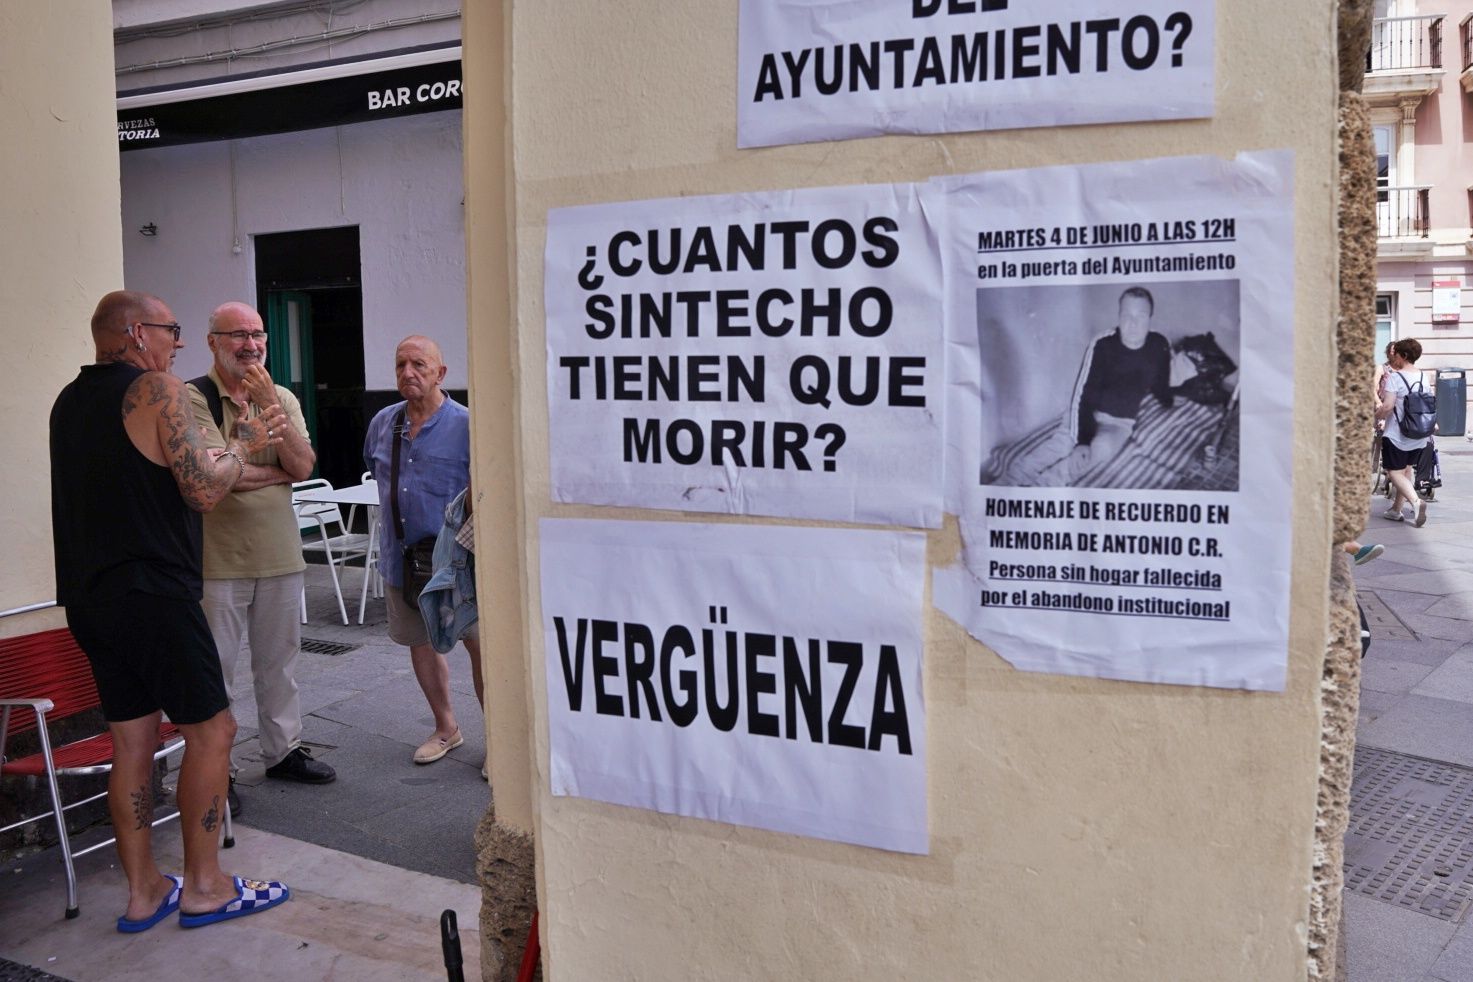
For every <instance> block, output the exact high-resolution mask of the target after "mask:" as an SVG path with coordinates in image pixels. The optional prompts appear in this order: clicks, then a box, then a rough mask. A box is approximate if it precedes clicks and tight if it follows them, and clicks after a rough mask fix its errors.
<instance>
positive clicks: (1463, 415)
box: [1437, 368, 1468, 436]
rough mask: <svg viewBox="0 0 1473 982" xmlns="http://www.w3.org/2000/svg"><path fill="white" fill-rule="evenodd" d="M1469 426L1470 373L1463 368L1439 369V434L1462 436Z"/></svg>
mask: <svg viewBox="0 0 1473 982" xmlns="http://www.w3.org/2000/svg"><path fill="white" fill-rule="evenodd" d="M1467 427H1468V373H1467V371H1465V370H1464V369H1461V368H1439V369H1438V370H1437V435H1438V436H1462V435H1463V432H1464V431H1465V430H1466V429H1467Z"/></svg>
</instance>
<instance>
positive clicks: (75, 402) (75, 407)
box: [51, 364, 202, 607]
mask: <svg viewBox="0 0 1473 982" xmlns="http://www.w3.org/2000/svg"><path fill="white" fill-rule="evenodd" d="M142 374H144V372H143V370H142V369H140V368H135V367H133V366H132V365H126V364H105V365H86V366H84V367H83V368H82V371H81V374H79V375H78V376H77V377H76V379H75V380H74V381H73V382H72V383H71V384H70V385H68V386H67V387H66V388H65V389H62V391H61V395H59V396H57V398H56V405H54V406H52V407H51V527H52V537H53V538H52V540H53V542H54V544H55V550H56V602H57V603H58V604H60V605H61V606H63V607H83V606H88V605H90V604H97V603H105V602H109V601H115V600H119V599H121V598H122V597H124V596H125V595H127V594H128V593H130V592H132V591H138V592H141V593H151V594H155V595H157V596H161V597H178V598H180V599H185V600H198V599H200V595H201V583H200V566H201V558H202V553H201V542H202V539H201V528H202V525H201V521H200V515H199V513H198V512H195V511H192V510H191V509H190V508H189V506H188V505H186V504H185V503H184V498H183V496H182V495H180V493H179V486H178V484H176V483H175V482H174V475H173V473H172V472H171V471H170V470H169V468H167V467H161V466H159V465H158V464H155V463H154V462H153V461H151V460H149V459H148V458H147V457H145V456H143V454H141V453H139V452H138V449H137V448H136V447H134V446H133V442H132V441H131V440H129V439H128V433H127V431H126V430H125V429H124V428H123V396H124V394H125V393H126V392H127V391H128V386H130V385H132V384H133V381H134V380H135V379H137V378H138V376H140V375H142Z"/></svg>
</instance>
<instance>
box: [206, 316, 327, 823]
mask: <svg viewBox="0 0 1473 982" xmlns="http://www.w3.org/2000/svg"><path fill="white" fill-rule="evenodd" d="M205 341H206V343H207V344H208V345H209V348H210V352H211V353H212V354H213V355H214V364H213V365H211V366H210V370H209V372H207V373H206V374H205V375H203V376H201V377H200V378H197V379H193V380H192V381H191V382H190V383H189V394H190V401H191V404H192V407H193V410H194V420H195V422H196V423H197V424H198V425H199V426H200V428H201V429H202V430H203V431H204V434H205V446H207V447H218V446H223V445H224V440H225V434H226V433H229V432H230V429H231V427H233V426H234V425H235V424H236V421H237V420H241V419H254V418H256V417H257V416H259V415H260V414H261V412H262V411H263V410H264V409H265V407H267V406H271V405H279V406H280V407H281V409H282V411H283V412H284V413H285V414H286V417H287V419H288V420H289V421H290V425H288V426H285V427H283V433H282V440H281V442H280V443H278V444H277V445H275V446H273V447H271V448H269V449H267V450H264V451H262V452H261V453H259V454H255V455H253V456H250V457H248V458H246V462H245V465H244V467H243V468H242V473H241V477H240V481H239V482H238V483H237V484H236V485H235V488H234V489H233V490H232V491H231V493H230V494H229V495H227V496H226V498H225V500H224V501H222V502H220V504H219V506H218V507H217V508H215V510H214V511H212V512H210V514H208V515H206V516H205V563H204V610H205V618H206V620H208V621H209V624H210V633H211V634H213V635H214V637H215V646H216V647H217V648H219V649H220V668H221V670H222V671H223V672H224V675H225V684H226V686H232V685H233V684H234V681H235V665H236V662H237V661H238V660H239V658H240V648H241V641H242V639H244V638H247V637H248V638H249V640H250V648H251V675H252V677H253V680H254V683H255V694H256V721H257V725H258V729H257V739H258V740H259V741H260V745H261V757H262V759H263V760H265V762H266V765H267V766H266V776H267V777H269V778H277V779H280V780H286V781H301V782H304V783H307V784H326V783H328V782H329V781H331V780H333V779H334V778H335V777H336V776H337V775H336V774H335V772H334V771H333V769H332V768H331V767H330V766H328V765H327V764H325V763H323V762H322V761H320V760H314V759H313V758H312V753H311V751H309V750H308V749H307V748H306V747H303V746H302V745H301V742H302V706H301V699H300V698H299V697H298V695H297V682H296V663H297V655H298V654H299V653H300V651H301V647H302V625H301V621H300V619H299V618H298V616H297V611H298V604H299V602H300V601H299V598H300V597H301V593H302V573H303V570H305V569H306V563H305V562H304V561H303V559H302V537H301V533H300V532H299V531H298V529H297V519H296V513H295V512H294V511H293V510H292V490H291V485H292V482H293V481H300V480H303V479H304V478H306V477H308V476H310V475H311V473H312V467H313V465H314V464H315V463H316V460H317V455H316V454H315V453H314V452H313V450H312V445H311V444H310V443H309V442H308V439H307V424H306V422H305V420H303V418H302V409H301V406H300V405H299V404H298V402H297V398H296V396H294V395H293V394H292V392H291V390H290V389H287V388H285V387H283V386H280V385H276V384H275V383H273V382H272V381H271V376H270V375H269V374H268V373H267V371H266V331H265V330H264V329H263V328H262V326H261V316H260V315H259V314H257V313H256V311H255V310H253V309H252V308H251V307H250V306H249V305H247V304H244V303H239V302H231V303H225V304H221V305H220V306H219V307H217V308H216V309H215V312H214V313H212V314H211V315H210V321H209V334H208V335H206V338H205ZM232 770H236V768H235V767H234V766H233V765H232ZM230 783H231V788H230V790H231V796H230V808H231V811H230V814H231V816H232V817H233V816H235V815H237V814H239V812H240V800H239V799H238V798H237V797H235V778H234V777H233V776H232V777H231V782H230Z"/></svg>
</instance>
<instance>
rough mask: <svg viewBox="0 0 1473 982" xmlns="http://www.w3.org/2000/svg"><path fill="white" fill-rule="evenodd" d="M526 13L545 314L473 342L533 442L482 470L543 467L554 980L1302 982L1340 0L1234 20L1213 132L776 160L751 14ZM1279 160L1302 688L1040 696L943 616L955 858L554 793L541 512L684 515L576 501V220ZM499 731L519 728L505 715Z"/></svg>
mask: <svg viewBox="0 0 1473 982" xmlns="http://www.w3.org/2000/svg"><path fill="white" fill-rule="evenodd" d="M503 5H504V7H505V9H507V10H509V11H510V29H509V32H508V36H507V39H506V45H505V48H503V49H502V50H496V49H495V48H494V47H492V46H491V45H489V44H485V43H483V42H482V39H483V38H484V37H486V36H489V34H490V33H491V32H487V33H486V34H485V35H483V33H482V31H481V30H480V29H478V27H477V21H478V20H479V18H480V17H491V16H496V14H495V13H494V12H492V11H488V10H484V9H482V10H480V12H479V13H475V12H473V11H471V10H468V11H467V16H466V52H467V55H466V56H467V62H468V64H467V78H468V79H469V78H471V77H473V74H472V73H473V72H475V71H483V72H484V71H491V70H492V69H489V68H483V69H476V68H474V67H473V66H474V65H476V64H478V63H481V62H482V61H485V62H487V63H489V62H491V61H492V60H495V59H499V58H507V59H509V65H508V66H507V71H509V79H510V81H509V91H508V96H507V98H508V99H509V100H510V123H509V125H510V137H509V139H510V145H511V146H512V147H513V148H514V152H513V154H512V156H511V159H510V163H509V165H508V166H509V167H510V168H511V173H510V194H511V197H512V200H511V202H510V211H511V214H512V216H513V219H512V223H511V224H512V228H513V240H512V254H511V258H510V261H511V263H512V264H513V265H512V270H513V275H512V282H511V284H510V290H511V297H512V303H513V305H514V306H513V309H514V312H515V313H514V316H515V321H514V324H513V327H512V336H511V337H510V338H506V339H504V340H503V339H501V338H500V337H496V336H493V335H491V334H490V333H488V332H492V331H494V330H496V329H495V328H493V327H492V326H490V325H489V324H488V323H487V321H486V319H485V318H486V313H487V309H488V308H486V307H485V306H483V305H482V304H478V303H477V302H476V300H475V292H476V288H475V286H474V285H473V286H472V295H473V299H472V303H471V310H472V332H473V345H472V347H473V351H475V350H476V349H477V348H480V345H481V344H482V343H483V341H484V342H485V343H488V344H489V343H493V342H494V343H496V344H501V343H505V344H506V345H507V346H508V347H509V348H510V350H511V351H512V353H513V361H512V370H513V373H514V375H515V381H516V385H517V387H518V388H517V400H516V404H515V408H514V412H515V413H516V414H518V415H519V423H518V430H517V439H518V440H519V441H520V447H519V448H514V445H513V441H509V440H505V439H501V440H498V439H496V438H494V437H492V436H491V434H490V432H489V430H488V429H487V428H486V427H485V426H484V425H481V424H480V422H479V421H478V428H477V431H476V435H475V440H476V452H477V454H478V471H477V474H478V479H479V475H480V474H481V473H482V472H483V469H484V468H483V464H482V463H481V462H482V461H484V460H486V459H487V458H488V456H491V455H499V456H500V457H501V459H505V455H506V454H507V453H508V452H511V451H512V450H513V449H517V450H518V452H519V456H518V457H517V459H516V461H515V467H514V468H508V469H504V470H500V471H498V473H499V474H501V475H506V474H508V473H513V472H514V473H516V474H518V475H519V477H520V482H521V484H520V488H519V492H520V495H521V497H522V504H523V507H522V510H521V515H520V520H519V521H520V525H519V528H518V529H516V530H515V531H516V532H517V533H518V534H520V536H521V537H522V543H521V545H522V552H523V555H524V557H525V563H526V565H525V566H524V567H523V568H522V569H521V570H519V571H514V570H512V569H509V568H508V569H505V570H504V571H503V573H504V577H505V579H504V580H503V582H506V583H508V585H510V584H511V583H512V582H516V583H519V584H522V585H523V587H524V589H525V590H526V591H527V596H526V601H525V608H524V619H525V623H526V625H527V631H526V633H527V651H528V658H529V661H528V663H527V666H526V671H527V677H528V678H529V679H530V691H531V695H530V699H531V707H532V713H533V724H534V727H535V729H534V733H535V743H534V746H533V748H532V753H533V757H532V768H533V778H532V780H533V788H532V794H533V805H534V808H535V817H534V830H535V834H536V837H537V858H538V890H539V907H540V910H541V914H542V920H541V924H542V932H543V942H544V959H545V961H544V965H545V967H546V969H547V971H548V978H550V979H556V980H564V979H566V980H583V979H640V980H653V979H682V980H683V979H691V978H701V979H766V978H791V979H839V978H842V979H885V980H893V979H897V978H913V979H936V980H952V979H996V980H1035V979H1036V980H1055V979H1086V978H1087V979H1092V980H1094V979H1102V980H1127V979H1129V980H1141V979H1172V980H1187V979H1203V980H1214V982H1217V980H1228V979H1243V980H1254V982H1261V980H1280V979H1285V980H1287V979H1301V978H1304V977H1305V976H1306V973H1307V968H1306V954H1305V944H1306V940H1305V935H1306V918H1307V910H1308V902H1309V881H1310V865H1311V853H1312V846H1313V817H1314V803H1315V794H1316V766H1317V755H1318V739H1319V721H1318V680H1319V677H1320V669H1321V662H1322V658H1323V651H1324V648H1325V636H1326V616H1327V609H1328V606H1327V578H1328V568H1329V556H1330V552H1331V542H1330V533H1329V527H1330V525H1329V523H1330V516H1329V511H1328V502H1329V481H1330V455H1331V450H1332V444H1333V432H1332V426H1333V407H1332V400H1331V394H1332V385H1331V383H1332V371H1333V362H1334V352H1333V344H1332V340H1331V339H1332V327H1333V324H1334V319H1335V305H1336V293H1335V291H1334V285H1335V278H1336V259H1335V253H1334V248H1335V212H1334V191H1335V175H1336V167H1337V161H1336V156H1335V119H1336V115H1335V113H1336V80H1335V62H1334V23H1333V5H1332V4H1331V3H1329V2H1327V0H1316V2H1312V3H1308V4H1288V5H1286V4H1280V3H1277V2H1275V0H1234V2H1233V3H1231V4H1226V3H1220V4H1219V5H1218V18H1217V20H1218V23H1217V33H1218V58H1217V66H1218V83H1217V93H1218V111H1217V116H1216V117H1215V118H1214V119H1212V120H1205V121H1194V122H1173V123H1156V124H1128V125H1112V126H1094V127H1076V128H1067V129H1055V130H1030V131H1011V132H998V133H990V134H963V135H953V136H944V137H890V138H881V139H868V140H858V141H849V142H843V143H818V144H811V145H806V146H794V147H783V148H774V149H769V150H752V151H738V150H737V149H736V134H735V103H736V94H735V77H736V64H735V59H736V50H737V38H736V22H737V7H738V4H737V0H690V2H687V3H682V4H654V3H646V4H609V3H606V2H593V0H565V2H562V3H557V4H546V3H531V2H521V3H518V2H515V0H503ZM473 6H474V5H473ZM486 6H488V7H489V6H491V5H486ZM468 87H469V86H468ZM473 103H474V100H472V99H470V98H469V97H468V101H467V118H466V125H467V131H468V136H467V141H466V142H467V148H468V152H469V151H471V150H472V149H473V148H475V147H476V146H494V145H495V143H496V141H497V140H498V139H500V138H501V133H502V131H501V130H500V129H499V127H500V126H501V123H500V122H498V121H497V120H496V119H495V118H494V115H495V114H494V113H490V112H487V111H482V110H479V109H477V108H475V106H474V104H473ZM1275 147H1289V148H1292V149H1293V150H1294V151H1295V152H1296V155H1297V157H1296V160H1297V170H1296V175H1297V176H1296V214H1295V215H1294V216H1293V221H1294V227H1295V244H1296V260H1295V261H1296V271H1295V272H1296V281H1297V286H1296V293H1295V296H1294V298H1293V302H1294V306H1295V322H1296V332H1295V336H1294V338H1293V345H1294V354H1295V365H1296V386H1297V389H1296V391H1297V393H1298V398H1297V401H1296V409H1297V412H1296V417H1295V418H1296V427H1297V431H1296V433H1295V446H1296V470H1295V478H1294V480H1295V494H1294V500H1293V501H1292V502H1287V501H1286V502H1284V506H1285V508H1286V509H1288V508H1290V507H1291V506H1292V507H1293V508H1294V511H1295V516H1294V518H1295V520H1294V522H1293V531H1292V534H1293V536H1294V555H1295V557H1296V558H1295V566H1294V570H1293V587H1292V590H1293V598H1292V599H1293V611H1294V613H1293V618H1292V623H1291V651H1290V669H1289V683H1288V689H1287V691H1285V692H1284V693H1282V694H1247V693H1240V692H1224V691H1216V690H1209V689H1196V688H1188V687H1178V686H1151V685H1143V684H1134V683H1121V682H1105V681H1093V680H1087V679H1078V678H1063V677H1057V676H1048V675H1038V674H1028V673H1023V672H1019V671H1016V670H1014V669H1013V668H1012V667H1011V666H1009V665H1008V664H1007V663H1006V662H1004V661H1002V660H1001V659H1000V658H998V657H997V656H995V655H993V654H992V653H991V652H990V651H988V650H987V649H986V648H984V647H983V646H982V645H980V644H979V643H977V642H975V641H973V640H972V639H971V638H969V637H968V636H967V635H966V633H965V632H964V631H962V630H961V629H960V628H958V627H957V626H956V625H955V624H954V623H952V622H951V621H950V620H948V619H947V618H945V617H944V616H942V615H940V614H938V613H936V612H934V611H930V610H929V608H928V615H927V623H926V639H927V647H926V652H925V658H926V663H925V680H926V705H927V711H928V720H929V727H930V728H929V731H928V753H929V761H928V770H929V809H930V821H931V847H932V852H931V855H929V856H926V857H914V856H904V855H898V854H893V853H886V852H881V851H877V850H871V849H863V848H858V847H853V846H846V845H840V844H835V843H830V842H821V841H816V840H811V839H805V838H799V837H795V836H788V835H781V834H776V833H770V832H765V831H759V830H753V829H745V828H737V827H733V826H728V825H723V824H719V823H713V822H703V821H697V820H692V819H684V818H677V817H673V816H667V815H661V814H656V813H654V812H648V811H642V810H636V809H629V808H620V807H616V806H611V805H604V804H600V803H597V802H592V801H585V800H580V799H572V798H554V797H551V796H550V795H549V794H548V791H547V787H548V775H547V767H548V748H547V719H546V709H545V706H546V693H545V685H544V678H545V676H544V674H543V664H544V662H543V659H544V657H545V654H546V653H545V651H544V648H543V644H542V639H541V631H540V627H539V625H540V618H541V614H540V608H539V605H538V597H537V593H536V584H537V583H538V576H539V570H538V567H537V541H536V521H537V519H538V518H539V517H540V516H543V515H559V516H577V515H590V516H591V515H599V516H604V517H612V516H617V517H627V518H645V519H650V520H679V519H675V518H672V516H671V515H670V514H668V513H643V512H639V511H634V510H628V509H597V508H577V507H563V506H559V507H554V506H553V505H552V504H551V502H550V497H549V482H548V457H547V445H548V440H547V405H546V386H545V366H544V357H545V355H544V353H545V343H544V342H545V338H544V332H543V304H542V289H543V284H542V264H543V258H542V249H543V245H544V241H545V221H546V215H547V211H548V209H549V208H552V207H556V206H562V205H575V204H585V203H593V202H603V201H618V200H626V199H639V198H655V197H665V196H670V195H678V194H704V193H721V192H733V191H742V190H767V189H778V188H787V187H799V186H823V185H839V184H857V183H866V182H888V181H918V180H924V179H926V178H929V177H932V176H935V175H938V174H947V173H960V172H969V171H977V170H986V169H1003V168H1014V167H1027V166H1035V165H1045V164H1058V163H1070V162H1088V161H1107V160H1128V159H1134V158H1140V157H1151V156H1166V155H1174V154H1192V153H1217V154H1222V155H1224V156H1230V155H1232V154H1233V153H1235V152H1237V151H1238V150H1242V149H1262V148H1275ZM506 179H507V177H506V175H505V174H504V173H503V172H502V171H501V170H499V169H498V168H497V167H496V166H495V165H494V164H484V165H481V164H477V163H476V162H475V161H474V160H473V161H472V163H470V164H469V165H468V172H467V187H468V192H469V194H468V208H469V214H468V226H469V228H470V229H471V231H472V234H471V235H470V236H469V238H468V248H469V249H470V255H469V256H468V268H469V269H470V270H471V271H472V272H473V274H474V272H475V271H476V270H477V269H479V268H482V266H483V264H487V263H494V262H497V261H499V253H498V252H497V250H496V249H495V248H494V247H491V246H488V245H487V244H486V240H485V239H484V238H482V237H481V236H478V235H476V234H475V230H476V229H477V228H478V227H482V228H485V229H494V228H496V227H497V223H498V222H505V221H506V220H507V219H506V214H507V213H506V211H505V210H500V211H498V207H499V208H501V209H505V208H506V207H507V206H506V205H501V206H495V205H493V203H492V202H490V201H489V200H488V198H489V195H490V194H491V193H492V191H493V190H494V189H495V188H497V187H500V186H501V182H502V181H504V180H506ZM1287 218H1288V216H1286V219H1287ZM1287 340H1288V339H1286V341H1287ZM480 350H482V351H485V350H486V349H485V348H480ZM473 361H474V362H475V365H476V375H475V377H474V378H473V381H472V384H473V385H476V386H478V387H481V388H482V389H484V387H486V386H491V385H496V384H505V378H504V376H503V377H500V378H497V377H494V376H493V375H491V374H489V373H490V372H491V371H492V366H490V364H489V363H488V362H486V361H482V360H480V359H477V358H473ZM478 398H479V397H478ZM484 405H485V403H484V402H480V403H478V406H484ZM692 517H694V518H696V519H697V520H705V521H723V520H727V519H723V518H721V517H715V516H692ZM1287 532H1288V528H1287V522H1286V534H1287ZM929 538H930V548H929V554H930V559H931V561H932V563H933V565H934V564H935V563H938V562H944V561H947V560H948V559H949V557H951V556H953V555H954V554H955V552H956V550H957V548H958V547H959V541H958V536H957V532H956V527H955V523H954V522H952V523H949V524H948V526H947V527H946V528H945V529H943V530H941V531H939V532H933V533H931V534H930V537H929ZM483 572H484V571H483ZM518 573H520V575H518ZM487 575H492V574H487ZM494 575H497V576H502V575H503V574H502V573H498V574H494ZM483 579H485V577H484V576H483ZM490 725H491V727H492V731H493V735H494V733H495V731H496V729H497V728H498V723H497V722H496V721H495V720H494V719H493V720H492V721H491V724H490ZM502 794H503V790H502V788H501V787H500V786H499V785H498V790H497V796H498V799H499V798H500V797H501V795H502Z"/></svg>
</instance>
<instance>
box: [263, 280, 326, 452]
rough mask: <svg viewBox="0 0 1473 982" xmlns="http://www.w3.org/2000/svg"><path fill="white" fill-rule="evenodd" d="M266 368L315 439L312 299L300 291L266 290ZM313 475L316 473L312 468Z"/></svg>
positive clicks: (315, 403) (315, 407)
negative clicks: (298, 407)
mask: <svg viewBox="0 0 1473 982" xmlns="http://www.w3.org/2000/svg"><path fill="white" fill-rule="evenodd" d="M266 367H267V368H268V369H269V370H270V372H271V379H272V381H274V382H275V383H276V384H277V385H284V386H286V387H287V388H288V389H291V390H292V394H293V395H295V396H296V397H297V401H298V402H300V403H301V404H302V418H303V419H304V420H306V421H307V430H308V432H309V433H310V434H311V435H312V438H313V440H314V441H315V440H316V438H317V384H316V378H315V377H314V374H313V371H312V298H311V297H309V296H308V295H307V294H306V293H303V292H301V291H300V290H269V291H267V293H266ZM312 474H313V476H314V477H315V476H316V475H317V470H316V468H313V471H312Z"/></svg>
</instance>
